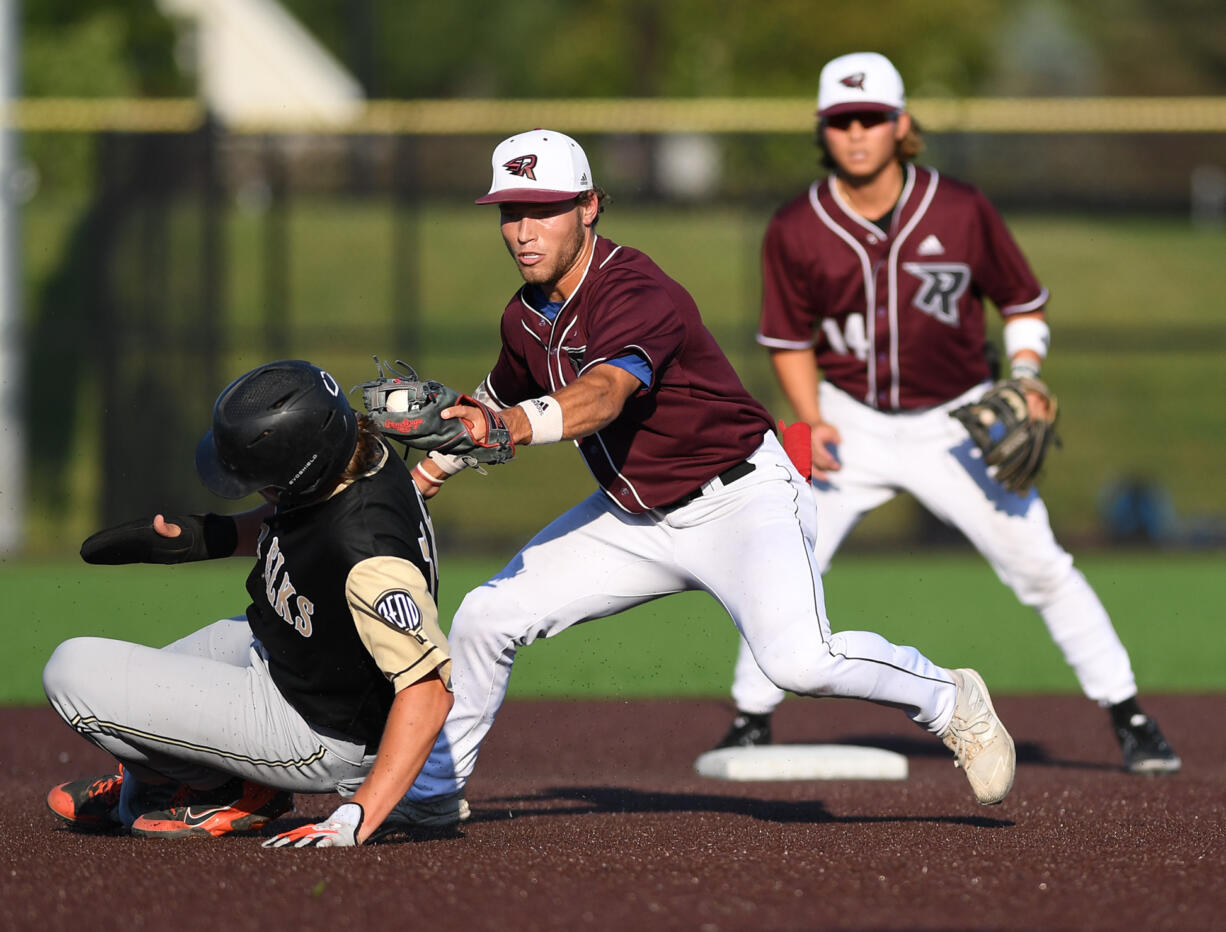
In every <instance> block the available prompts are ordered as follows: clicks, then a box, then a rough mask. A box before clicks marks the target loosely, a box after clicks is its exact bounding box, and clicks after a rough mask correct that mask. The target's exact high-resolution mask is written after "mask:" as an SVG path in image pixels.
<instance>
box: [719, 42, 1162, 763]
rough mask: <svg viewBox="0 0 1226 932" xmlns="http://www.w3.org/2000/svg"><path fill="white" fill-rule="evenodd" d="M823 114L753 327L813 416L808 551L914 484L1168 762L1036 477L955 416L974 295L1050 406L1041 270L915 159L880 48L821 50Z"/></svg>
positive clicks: (978, 326)
mask: <svg viewBox="0 0 1226 932" xmlns="http://www.w3.org/2000/svg"><path fill="white" fill-rule="evenodd" d="M817 115H818V144H819V146H820V148H821V150H822V153H823V165H824V166H825V167H827V168H829V169H832V173H831V174H830V175H829V176H828V177H827V178H825V179H824V180H822V181H817V182H814V183H813V184H812V185H811V186H810V187H809V189H808V190H807V191H805V192H804V193H802V194H801V195H799V196H798V197H796V198H794V199H793V200H791V201H789V202H788V203H786V204H785V205H783V207H781V208H780V209H779V210H778V211H777V212H776V214H775V215H774V217H773V218H772V220H771V222H770V225H769V226H768V228H767V231H766V236H765V242H764V244H763V247H762V269H763V298H762V318H761V324H760V329H759V333H758V342H759V343H761V344H762V345H763V346H765V347H767V348H768V349H769V350H770V354H771V363H772V365H773V367H774V370H775V373H776V375H777V377H778V379H779V383H780V385H781V386H782V388H783V392H784V394H785V395H786V397H787V399H788V401H789V402H790V403H791V405H792V407H793V409H794V410H795V412H796V414H797V416H798V417H799V418H800V419H801V420H802V421H805V422H807V423H808V424H809V425H810V426H811V428H812V444H813V470H812V487H813V490H814V492H815V494H816V498H817V511H818V519H819V520H818V526H817V533H816V538H815V542H814V543H815V557H816V563H817V566H818V567H819V568H820V569H821V570H822V571H825V570H826V568H827V567H828V566H829V564H830V560H831V558H832V557H833V555H834V553H835V551H836V550H837V549H838V547H839V544H840V543H841V542H842V541H843V539H844V538H845V537H846V535H847V534H848V532H850V531H851V529H852V528H853V527H854V526H855V525H856V523H857V522H858V521H859V520H860V518H861V517H862V516H863V515H865V514H866V513H867V512H869V511H871V510H873V509H874V508H876V507H878V506H879V505H882V504H884V503H885V502H887V501H889V500H890V499H892V498H893V497H894V496H895V495H897V494H898V492H899V491H907V492H910V493H911V494H912V495H914V496H915V498H916V499H918V500H919V501H920V502H921V503H922V504H923V505H924V506H925V507H926V508H927V509H928V510H929V511H931V512H932V513H933V514H934V515H936V516H937V517H939V518H940V519H942V520H943V521H946V522H948V523H950V524H952V525H954V526H955V527H957V528H958V529H959V530H961V531H962V532H963V533H964V534H965V535H966V537H967V538H968V539H969V540H970V541H971V543H973V544H974V545H975V547H976V548H977V549H978V550H979V552H980V553H982V554H983V555H984V557H985V558H987V560H988V562H989V563H990V564H991V565H992V568H993V569H994V570H995V571H996V573H997V575H998V576H999V577H1000V579H1001V581H1003V582H1004V583H1005V584H1006V585H1008V586H1009V587H1010V588H1011V589H1012V590H1013V591H1014V593H1015V594H1016V595H1017V597H1018V599H1020V600H1021V601H1022V602H1023V603H1024V604H1026V605H1029V606H1032V607H1033V608H1034V609H1036V610H1037V611H1038V613H1039V615H1040V616H1041V617H1042V618H1043V621H1044V623H1045V624H1046V625H1047V629H1048V631H1049V632H1050V634H1051V636H1052V638H1053V639H1054V640H1055V642H1056V644H1057V645H1058V646H1059V648H1060V650H1061V651H1062V652H1063V654H1064V658H1065V660H1066V661H1067V662H1068V664H1069V666H1071V667H1072V668H1073V671H1074V673H1075V674H1076V675H1077V679H1078V681H1079V682H1080V684H1081V687H1082V689H1083V690H1084V691H1085V694H1086V695H1087V696H1089V697H1090V698H1091V699H1093V700H1094V701H1096V702H1098V703H1099V704H1100V705H1102V706H1104V707H1105V708H1107V710H1108V711H1109V713H1110V722H1111V725H1112V727H1113V729H1114V731H1115V734H1116V736H1117V738H1118V739H1119V743H1120V747H1121V749H1122V751H1123V757H1124V765H1125V767H1127V769H1128V770H1130V771H1132V772H1134V773H1169V772H1173V771H1176V770H1178V769H1179V766H1180V761H1179V758H1178V757H1177V756H1176V755H1175V753H1174V751H1172V750H1171V747H1170V745H1169V744H1168V743H1167V742H1166V740H1165V739H1164V738H1163V736H1162V733H1161V732H1160V731H1159V730H1158V726H1157V724H1156V723H1155V722H1154V721H1153V719H1151V718H1149V717H1148V716H1147V715H1146V714H1145V713H1144V712H1143V711H1142V710H1141V707H1140V706H1139V705H1138V703H1137V698H1136V693H1137V685H1136V681H1135V679H1134V677H1133V672H1132V667H1131V665H1130V662H1129V659H1128V654H1127V652H1126V651H1125V650H1124V647H1123V645H1122V644H1121V643H1120V640H1119V638H1118V637H1117V636H1116V632H1115V629H1114V628H1113V627H1112V624H1111V620H1110V618H1109V617H1108V616H1107V612H1106V611H1105V610H1104V608H1103V606H1102V604H1101V603H1100V602H1099V600H1098V597H1097V596H1096V595H1095V593H1094V590H1093V589H1091V588H1090V585H1089V583H1087V582H1086V580H1085V577H1084V576H1082V574H1081V573H1080V572H1079V571H1078V570H1077V569H1075V568H1074V566H1073V560H1072V557H1070V556H1069V554H1068V553H1066V552H1065V551H1064V550H1063V549H1061V547H1060V545H1059V544H1058V543H1057V542H1056V540H1055V538H1054V537H1053V535H1052V530H1051V525H1050V523H1049V520H1048V514H1047V509H1046V508H1045V507H1044V504H1043V500H1042V499H1041V498H1040V497H1039V494H1038V492H1037V491H1035V490H1034V488H1033V487H1030V488H1027V489H1025V490H1024V491H1022V492H1021V493H1016V494H1015V493H1014V492H1011V491H1008V490H1007V489H1006V488H1004V487H1003V486H1002V485H1001V484H1000V482H998V481H997V480H996V479H995V478H994V471H989V470H988V468H987V467H986V466H985V465H984V462H983V460H982V458H980V457H979V456H978V451H977V450H976V449H975V446H974V444H973V443H972V442H971V439H970V437H969V436H968V433H967V430H966V429H965V428H964V427H963V426H962V424H960V423H959V421H958V420H957V419H955V418H953V417H950V416H949V415H950V412H951V411H954V410H955V409H957V408H959V407H960V406H962V405H965V404H966V403H968V402H971V401H975V400H976V399H978V398H979V397H980V396H981V395H982V394H983V393H984V392H985V390H986V389H988V387H989V386H990V384H991V380H990V377H989V367H988V364H987V362H986V361H985V344H986V338H985V329H984V328H985V321H984V311H983V303H982V298H983V296H985V295H986V296H987V297H988V298H990V299H991V301H992V302H993V304H995V305H996V307H997V309H998V310H999V312H1000V313H1001V314H1002V315H1003V317H1004V321H1005V324H1004V344H1005V354H1006V356H1007V357H1008V365H1009V366H1010V368H1011V373H1010V374H1011V376H1012V377H1014V378H1018V379H1021V380H1023V384H1028V385H1030V386H1032V387H1033V388H1036V389H1038V391H1028V392H1027V400H1028V402H1029V405H1030V407H1031V412H1032V414H1034V415H1036V416H1041V415H1043V414H1044V413H1045V412H1044V406H1045V405H1046V404H1047V400H1046V399H1047V398H1048V397H1049V396H1048V394H1047V393H1046V391H1045V387H1044V386H1042V383H1041V382H1038V376H1039V370H1040V366H1041V365H1042V363H1043V360H1044V358H1045V357H1046V355H1047V349H1048V340H1049V333H1048V325H1047V323H1046V321H1045V319H1044V306H1045V305H1046V303H1047V296H1048V295H1047V290H1046V289H1045V288H1043V287H1042V286H1041V285H1040V284H1039V282H1038V281H1037V280H1036V279H1035V277H1034V275H1033V274H1032V272H1031V270H1030V268H1029V266H1028V264H1027V262H1026V259H1025V258H1024V256H1023V255H1022V253H1021V250H1020V249H1019V248H1018V246H1017V244H1016V243H1015V242H1014V240H1013V238H1012V236H1011V235H1010V234H1009V231H1008V230H1007V229H1006V228H1005V225H1004V223H1003V221H1002V220H1001V218H1000V216H999V215H998V214H997V212H996V210H995V209H994V208H993V207H992V205H991V204H990V203H988V201H987V199H986V198H985V197H984V196H983V194H982V193H980V192H979V191H978V190H976V189H975V188H973V187H971V186H970V185H967V184H964V183H962V182H959V181H955V180H953V179H951V178H947V177H943V176H941V175H940V174H938V173H937V172H936V171H935V170H934V169H932V168H926V167H921V166H917V165H915V164H913V162H912V159H913V158H914V157H915V155H916V154H917V153H918V152H919V151H920V150H921V148H922V141H921V138H920V133H919V129H918V127H917V126H916V124H915V121H914V120H913V119H912V118H911V116H910V114H908V113H907V110H906V100H905V96H904V91H903V82H902V78H901V77H900V76H899V74H898V72H897V70H895V68H894V66H893V65H892V64H891V63H890V62H889V61H888V60H887V59H886V58H884V57H883V56H881V55H878V54H876V53H873V52H857V53H853V54H850V55H844V56H842V57H840V58H836V59H834V60H833V61H831V62H830V63H828V64H827V65H826V66H825V67H824V68H823V69H822V72H821V77H820V80H819V88H818V113H817ZM1027 380H1028V381H1027ZM755 653H757V652H756V651H754V650H753V649H752V647H751V645H748V644H747V643H745V642H744V641H743V640H742V642H741V645H740V653H739V656H738V659H737V663H736V672H735V681H734V684H733V688H732V696H733V699H734V700H735V702H736V705H737V710H738V711H737V715H736V718H735V719H734V721H733V724H732V727H731V729H730V730H729V732H728V734H727V735H726V736H725V738H724V739H723V740H722V741H721V742H720V743H719V744H718V745H717V747H730V746H736V745H742V746H751V745H756V744H765V743H769V741H770V714H771V712H772V711H773V710H774V709H775V707H776V706H778V704H779V703H780V702H781V701H782V699H783V696H784V693H783V690H782V689H780V688H779V686H777V685H776V683H777V682H778V681H777V680H775V682H772V679H775V678H774V677H772V676H770V671H769V670H767V671H766V673H763V671H762V669H760V668H759V667H760V665H759V664H758V663H757V662H756V661H755V657H754V655H755ZM780 685H782V684H780Z"/></svg>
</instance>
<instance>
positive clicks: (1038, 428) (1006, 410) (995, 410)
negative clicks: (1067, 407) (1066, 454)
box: [949, 378, 1060, 494]
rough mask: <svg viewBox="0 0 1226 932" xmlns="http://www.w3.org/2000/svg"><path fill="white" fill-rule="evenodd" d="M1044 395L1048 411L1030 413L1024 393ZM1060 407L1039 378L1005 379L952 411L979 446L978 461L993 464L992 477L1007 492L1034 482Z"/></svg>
mask: <svg viewBox="0 0 1226 932" xmlns="http://www.w3.org/2000/svg"><path fill="white" fill-rule="evenodd" d="M1027 392H1034V393H1036V394H1039V395H1041V396H1043V398H1045V399H1046V400H1047V415H1046V416H1045V417H1042V418H1036V417H1031V415H1030V408H1029V405H1028V404H1027V401H1026V393H1027ZM1058 412H1059V408H1058V405H1057V402H1056V396H1055V395H1053V394H1052V393H1051V392H1050V391H1049V390H1048V388H1047V386H1046V385H1044V384H1043V383H1042V382H1040V381H1039V380H1038V379H1029V378H1025V379H1006V380H1005V381H1003V382H997V383H996V384H995V385H993V386H992V387H991V388H989V389H988V390H987V391H986V392H985V393H984V395H983V397H982V398H980V399H979V400H978V401H976V402H974V403H972V404H967V405H963V406H962V407H960V408H956V409H954V410H953V411H951V412H950V413H949V414H950V417H956V418H957V419H958V420H959V421H961V422H962V425H963V426H964V427H965V428H966V429H967V431H968V432H969V433H970V435H971V439H972V440H973V441H974V442H975V446H977V447H979V449H980V450H982V451H983V461H984V463H986V464H987V465H988V466H994V467H996V471H995V473H994V475H995V477H996V481H997V482H999V483H1000V484H1001V485H1003V486H1004V487H1005V488H1006V489H1008V490H1009V491H1010V492H1014V493H1017V494H1021V493H1023V492H1025V491H1026V490H1027V489H1029V488H1030V486H1031V485H1033V484H1034V481H1035V479H1036V477H1037V476H1038V474H1039V470H1040V469H1042V467H1043V460H1044V458H1045V457H1046V456H1047V450H1048V448H1049V447H1050V446H1051V445H1052V444H1053V443H1055V444H1056V446H1059V445H1060V438H1059V437H1057V436H1056V430H1055V427H1056V417H1057V415H1058Z"/></svg>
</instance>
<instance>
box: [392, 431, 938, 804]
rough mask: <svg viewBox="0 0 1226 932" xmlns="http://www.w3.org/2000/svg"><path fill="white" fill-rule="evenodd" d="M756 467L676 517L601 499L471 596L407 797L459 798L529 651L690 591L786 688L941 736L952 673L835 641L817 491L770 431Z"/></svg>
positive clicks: (577, 510)
mask: <svg viewBox="0 0 1226 932" xmlns="http://www.w3.org/2000/svg"><path fill="white" fill-rule="evenodd" d="M750 461H751V462H753V464H754V465H755V467H756V468H755V469H754V471H753V472H751V473H749V474H748V475H746V476H743V477H742V478H740V479H738V480H736V481H734V482H732V483H730V484H729V485H726V486H725V485H723V484H722V483H721V482H720V481H719V480H718V479H716V480H712V481H711V482H709V483H707V485H706V494H704V495H703V496H702V497H701V498H699V499H697V500H695V501H693V502H691V503H689V504H687V505H685V506H683V507H681V508H677V509H675V510H673V511H670V512H666V513H665V512H660V511H656V512H651V513H648V514H643V515H631V514H627V513H626V512H623V511H621V510H620V509H619V508H618V507H617V506H616V505H614V504H613V503H612V502H611V501H610V500H609V498H608V497H607V496H606V495H605V494H604V493H603V492H596V493H594V494H593V495H591V496H590V497H588V498H587V499H586V500H584V501H583V502H581V503H580V504H578V505H576V506H575V507H574V508H572V509H571V510H570V511H568V512H566V513H565V514H563V515H561V516H560V517H559V518H557V519H556V520H555V521H553V523H551V524H550V525H549V526H548V527H546V528H545V529H544V530H543V531H541V532H540V533H539V534H537V535H536V536H535V537H534V538H533V539H532V540H531V541H529V542H528V544H527V545H526V546H525V547H524V548H523V549H522V550H521V551H520V552H519V553H518V554H517V555H516V556H515V557H514V558H513V559H512V560H511V562H510V563H509V564H508V565H507V566H506V567H505V568H504V569H503V570H502V571H501V572H500V573H498V575H496V576H495V577H494V578H493V579H491V580H489V581H488V582H487V583H485V584H484V585H482V586H480V587H478V588H477V589H474V590H473V591H472V592H470V593H468V595H467V596H466V597H465V598H464V601H463V603H462V604H461V606H460V608H459V611H457V613H456V615H455V618H454V620H453V621H452V625H451V630H450V632H449V634H448V641H449V642H450V644H451V652H452V664H453V666H452V679H453V683H454V686H455V706H454V707H453V709H452V711H451V714H450V715H449V716H448V718H447V722H446V724H445V725H444V726H443V732H442V734H441V735H440V736H439V739H438V741H437V742H436V744H435V746H434V749H433V751H432V753H431V755H430V758H429V760H428V761H427V762H426V765H425V767H424V768H423V770H422V773H421V775H420V776H419V777H418V780H417V782H416V783H415V784H414V786H413V788H412V790H410V792H409V794H408V798H409V799H411V800H412V799H428V798H432V797H437V796H448V795H454V794H457V793H459V792H460V791H462V789H463V787H464V783H465V781H466V780H467V779H468V777H469V775H470V774H471V773H472V770H473V767H474V765H475V764H476V760H477V753H478V750H479V748H480V746H481V742H482V740H483V739H484V738H485V735H486V733H487V732H488V731H489V728H490V726H491V725H492V724H493V722H494V717H495V715H496V714H497V712H498V708H499V706H500V705H501V704H502V700H503V698H504V697H505V695H506V691H507V684H508V681H509V678H510V675H511V667H512V664H513V663H514V661H515V655H516V652H517V651H518V650H519V648H520V647H522V646H524V645H526V644H531V643H532V642H533V641H534V640H536V639H537V638H540V637H553V636H554V635H557V634H560V633H561V632H563V631H565V630H566V629H567V628H569V627H571V626H572V625H576V624H580V623H582V622H585V621H589V620H591V619H595V618H603V617H605V616H608V615H613V614H616V613H617V612H620V611H623V610H624V609H627V608H630V607H632V606H635V605H639V604H641V603H643V602H647V601H649V600H651V599H656V598H659V597H660V596H665V595H669V594H671V593H675V592H682V591H685V590H690V589H703V590H706V591H707V592H709V593H711V594H712V595H713V596H714V597H715V598H716V599H718V600H719V602H720V604H721V605H723V606H724V608H725V609H726V610H727V611H728V614H729V615H730V616H731V617H732V619H733V621H734V622H735V624H736V626H737V628H738V629H739V630H740V632H741V633H742V635H743V636H744V637H745V639H746V641H747V643H748V644H749V645H750V649H751V650H752V652H753V656H754V658H755V660H756V663H757V664H758V665H760V666H761V667H762V669H764V670H766V671H767V673H768V674H769V675H770V677H771V679H772V680H773V681H774V682H776V683H778V684H779V685H780V686H782V687H784V688H786V689H788V690H790V691H792V692H796V693H801V694H804V695H809V696H848V697H856V698H861V699H868V700H870V701H873V702H879V703H883V704H887V705H891V706H896V707H899V708H901V709H903V710H904V711H905V712H906V713H907V714H908V715H909V716H910V717H911V718H912V720H914V721H915V722H916V723H917V724H919V725H921V726H922V727H925V728H927V729H928V730H929V731H931V732H933V733H938V732H940V731H941V730H943V729H944V728H945V726H946V725H948V723H949V720H950V718H951V717H952V715H953V706H954V691H955V690H954V685H953V680H952V677H951V676H950V675H949V673H948V671H947V670H945V669H943V668H941V667H938V666H936V665H935V664H933V663H932V662H931V661H929V660H928V659H927V658H926V657H924V656H923V655H922V654H920V653H919V651H917V650H916V649H914V648H911V647H899V646H896V645H894V644H891V643H889V642H888V641H886V640H885V639H884V638H882V637H880V636H879V635H876V634H872V633H868V632H863V631H840V632H839V633H838V634H833V635H832V634H831V631H830V623H829V621H828V619H827V618H826V611H825V606H824V602H823V599H824V597H823V593H822V584H821V577H820V574H819V573H818V571H817V565H816V563H815V561H814V559H813V549H812V548H813V534H814V530H815V517H816V515H815V510H814V507H813V498H812V495H811V494H810V492H809V488H808V483H807V482H806V481H805V480H804V479H802V478H801V477H800V475H799V474H798V473H797V472H796V470H795V468H794V467H793V466H792V464H791V462H790V461H789V460H788V458H787V456H786V454H785V453H784V452H783V449H782V447H781V446H780V445H779V442H778V440H776V438H775V436H774V434H773V433H768V434H766V436H765V439H764V442H763V443H762V445H761V447H759V449H758V450H757V451H756V452H755V453H754V454H753V455H752V456H751V457H750Z"/></svg>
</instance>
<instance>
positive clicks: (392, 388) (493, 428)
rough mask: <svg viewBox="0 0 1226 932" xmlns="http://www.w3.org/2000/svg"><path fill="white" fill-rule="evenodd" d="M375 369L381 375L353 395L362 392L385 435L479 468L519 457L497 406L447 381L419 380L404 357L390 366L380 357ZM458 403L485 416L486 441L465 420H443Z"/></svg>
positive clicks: (373, 416)
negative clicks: (451, 456)
mask: <svg viewBox="0 0 1226 932" xmlns="http://www.w3.org/2000/svg"><path fill="white" fill-rule="evenodd" d="M375 366H376V368H377V369H378V372H379V375H378V377H377V378H375V379H372V380H371V381H369V382H363V383H362V384H360V385H356V386H354V391H356V390H357V389H359V388H360V389H361V390H362V403H363V404H364V405H365V407H366V411H367V413H368V414H369V415H370V418H371V420H372V421H373V422H374V424H375V427H377V428H378V430H379V432H380V433H382V434H383V435H384V436H386V437H391V438H392V439H393V440H399V441H400V442H401V443H403V444H405V446H408V447H412V448H413V449H415V450H426V451H428V452H431V453H445V454H450V455H453V456H458V457H460V458H461V459H463V460H465V461H471V462H472V463H474V464H476V463H490V464H497V463H505V462H506V461H507V460H509V459H510V458H511V457H512V456H514V455H515V444H514V442H513V441H512V440H511V432H510V431H509V430H507V426H506V423H505V422H504V421H503V420H502V417H501V416H500V415H499V414H498V412H497V411H495V410H494V409H493V408H490V407H489V406H488V405H484V404H482V403H481V402H479V401H477V400H476V399H475V398H472V397H470V396H468V395H462V394H460V393H459V392H457V391H456V390H455V389H453V388H448V387H447V386H446V385H444V384H443V383H442V382H435V381H433V380H425V381H423V380H422V379H419V378H418V377H417V372H416V371H415V370H414V369H413V367H412V366H410V365H408V364H407V363H405V362H402V361H400V360H399V359H397V360H396V362H395V363H391V364H385V363H382V362H380V361H379V358H378V357H377V356H376V357H375ZM385 367H386V369H387V370H388V372H385V371H384V369H385ZM454 405H467V406H469V407H472V408H476V409H477V410H478V411H479V412H480V416H481V417H482V419H483V420H484V424H485V432H484V439H483V440H477V439H476V437H475V436H474V434H473V426H474V425H472V424H470V423H469V422H468V421H466V420H464V419H463V418H458V417H455V418H444V417H443V411H444V410H445V409H447V408H450V407H453V406H454Z"/></svg>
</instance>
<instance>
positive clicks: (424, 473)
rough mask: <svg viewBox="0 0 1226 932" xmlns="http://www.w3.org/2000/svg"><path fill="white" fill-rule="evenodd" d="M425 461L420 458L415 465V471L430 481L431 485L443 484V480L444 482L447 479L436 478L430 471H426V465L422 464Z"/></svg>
mask: <svg viewBox="0 0 1226 932" xmlns="http://www.w3.org/2000/svg"><path fill="white" fill-rule="evenodd" d="M424 462H425V460H420V461H419V462H418V463H417V465H416V466H414V467H413V472H415V473H417V475H419V476H421V477H422V478H423V479H425V480H426V481H427V482H429V483H430V484H431V485H442V484H443V482H444V481H446V480H444V479H436V478H434V476H432V475H430V473H429V472H427V471H426V469H425V467H424V466H422V463H424Z"/></svg>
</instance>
